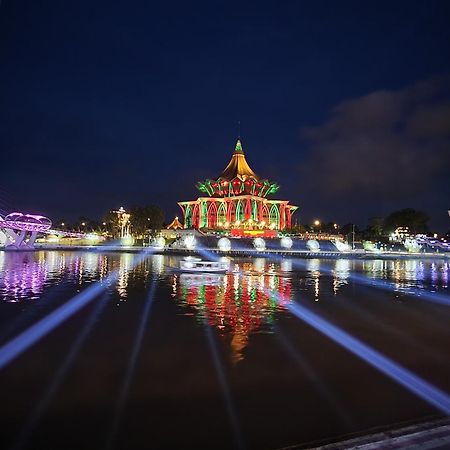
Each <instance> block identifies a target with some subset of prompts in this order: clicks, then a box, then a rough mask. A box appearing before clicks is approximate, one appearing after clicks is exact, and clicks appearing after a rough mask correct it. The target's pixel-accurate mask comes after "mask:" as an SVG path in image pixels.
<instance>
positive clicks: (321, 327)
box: [205, 252, 450, 415]
mask: <svg viewBox="0 0 450 450" xmlns="http://www.w3.org/2000/svg"><path fill="white" fill-rule="evenodd" d="M209 253H211V256H212V255H214V254H213V253H212V252H205V254H209ZM265 256H266V257H267V258H268V259H275V260H276V259H277V258H271V257H270V256H267V255H265ZM214 258H217V256H216V255H214ZM361 278H365V277H357V278H356V280H355V281H362V280H361ZM367 281H368V280H367V279H365V281H364V284H367V283H366V282H367ZM370 284H371V283H370ZM267 293H268V295H271V296H273V297H274V298H275V299H276V300H277V302H278V303H280V304H283V306H284V307H285V308H286V309H287V310H288V311H289V312H290V313H291V314H292V315H294V316H295V317H297V318H298V319H300V320H302V321H303V322H305V323H307V324H308V325H310V326H312V327H313V328H315V329H316V330H317V331H320V332H321V333H322V334H323V335H325V336H327V337H328V338H330V339H331V340H333V341H334V342H336V343H337V344H339V345H340V346H342V347H343V348H345V349H346V350H348V351H349V352H351V353H353V354H354V355H356V356H358V357H359V358H360V359H362V360H363V361H365V362H366V363H368V364H369V365H371V366H372V367H374V368H376V369H377V370H379V371H380V372H382V373H383V374H385V375H386V376H388V377H389V378H391V379H392V380H394V381H396V382H397V383H398V384H400V385H401V386H403V387H404V388H406V389H407V390H408V391H410V392H412V393H413V394H415V395H416V396H418V397H419V398H421V399H422V400H424V401H425V402H427V403H429V404H430V405H432V406H434V407H435V408H436V409H438V410H439V411H441V412H442V413H444V414H446V415H450V396H449V395H448V394H447V393H445V392H444V391H442V390H440V389H438V388H436V387H435V386H433V385H432V384H431V383H428V382H427V381H425V380H423V379H422V378H421V377H419V376H418V375H416V374H414V373H413V372H411V371H410V370H408V369H406V368H404V367H402V366H401V365H399V364H398V363H396V362H394V361H393V360H391V359H390V358H387V357H386V356H384V355H383V354H381V353H380V352H378V351H377V350H375V349H373V348H371V347H370V346H369V345H367V344H365V343H364V342H362V341H360V340H359V339H357V338H355V337H353V336H351V335H350V334H349V333H347V332H346V331H344V330H342V329H340V328H339V327H337V326H336V325H333V324H331V323H330V322H328V321H327V320H325V319H324V318H322V317H321V316H319V315H318V314H316V313H314V312H312V311H310V310H309V309H307V308H305V307H303V306H301V305H300V304H298V303H296V302H286V301H282V300H284V299H282V298H281V296H280V295H279V294H278V293H274V292H269V291H268V292H267ZM444 297H447V296H444Z"/></svg>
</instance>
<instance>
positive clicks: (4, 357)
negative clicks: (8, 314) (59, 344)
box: [0, 249, 154, 370]
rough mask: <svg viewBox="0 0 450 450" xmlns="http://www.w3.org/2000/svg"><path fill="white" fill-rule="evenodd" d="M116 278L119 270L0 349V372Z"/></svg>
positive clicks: (137, 262) (90, 300)
mask: <svg viewBox="0 0 450 450" xmlns="http://www.w3.org/2000/svg"><path fill="white" fill-rule="evenodd" d="M153 252H154V250H153V249H146V250H145V251H144V252H141V253H140V254H139V255H138V257H137V258H136V259H135V260H134V261H133V264H132V266H131V267H130V270H132V269H133V268H134V267H136V265H137V264H139V263H140V262H142V261H143V260H144V259H145V258H146V257H148V256H149V255H150V254H151V253H153ZM118 276H119V270H116V271H114V272H113V273H112V274H110V275H109V276H108V277H106V279H105V280H101V281H97V282H96V283H94V284H93V285H92V286H90V287H88V288H87V289H85V290H84V291H83V292H80V293H79V294H77V295H76V296H75V297H72V298H71V299H70V300H68V301H67V302H66V303H64V305H62V306H60V307H59V308H57V309H56V310H55V311H52V312H51V313H49V314H48V315H47V316H45V317H44V318H42V319H41V320H39V321H38V322H36V323H35V324H34V325H31V326H30V327H29V328H27V329H26V330H25V331H23V332H22V333H20V334H19V335H18V336H16V337H15V338H13V339H11V340H10V341H8V342H7V343H6V344H4V345H3V346H2V347H0V370H1V369H3V368H4V367H6V366H7V365H8V364H9V363H10V362H11V361H13V360H14V359H15V358H17V357H18V356H19V355H21V354H22V353H23V352H25V351H26V350H28V349H29V348H30V347H32V346H33V345H34V344H36V343H37V342H38V341H39V340H41V339H42V338H43V337H45V336H46V335H47V334H49V333H50V332H51V331H53V330H54V329H55V328H56V327H58V326H59V325H61V324H62V323H63V322H65V321H66V320H67V319H69V318H70V317H72V316H73V315H74V314H75V313H77V312H78V311H80V310H81V309H82V308H84V307H85V306H86V305H88V304H89V303H90V302H92V301H93V300H94V299H95V298H96V297H97V296H98V295H100V294H101V293H102V292H103V291H104V290H105V289H106V288H107V287H108V286H109V285H110V283H113V282H115V281H116V280H117V278H118Z"/></svg>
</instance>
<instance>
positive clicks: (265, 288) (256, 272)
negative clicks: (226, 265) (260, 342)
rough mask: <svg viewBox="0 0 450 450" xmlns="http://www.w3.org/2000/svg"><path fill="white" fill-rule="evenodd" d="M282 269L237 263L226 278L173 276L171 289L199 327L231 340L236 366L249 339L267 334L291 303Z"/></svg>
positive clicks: (260, 262) (262, 262)
mask: <svg viewBox="0 0 450 450" xmlns="http://www.w3.org/2000/svg"><path fill="white" fill-rule="evenodd" d="M284 269H286V267H285V266H283V267H282V266H281V265H280V264H274V263H270V262H267V261H266V260H264V259H262V258H257V259H255V260H254V261H252V262H244V263H237V264H236V268H235V270H236V271H235V272H234V273H230V274H226V275H206V274H198V275H197V274H180V275H174V276H173V283H172V289H173V292H174V293H177V297H178V298H179V300H180V301H181V304H182V305H184V306H188V307H190V308H191V309H193V310H194V311H195V315H196V319H197V320H198V321H199V323H201V324H203V323H204V321H207V323H208V324H209V325H211V326H214V327H216V329H217V330H218V331H219V332H220V333H221V334H223V335H228V336H230V337H231V341H230V345H231V359H232V361H233V362H234V363H237V362H238V361H240V360H241V359H242V358H243V352H244V349H245V347H246V346H247V344H248V340H249V336H250V335H251V334H252V333H256V332H264V331H269V330H270V329H271V324H272V323H273V321H274V318H275V314H276V313H277V311H278V310H280V309H284V307H283V305H284V304H285V303H286V302H290V301H291V296H292V289H291V278H290V277H284V276H280V273H281V272H283V270H284ZM238 271H239V273H237V272H238ZM275 294H276V295H275ZM277 298H282V299H283V301H282V302H281V303H280V302H279V301H277V300H276V299H277Z"/></svg>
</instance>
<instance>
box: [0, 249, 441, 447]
mask: <svg viewBox="0 0 450 450" xmlns="http://www.w3.org/2000/svg"><path fill="white" fill-rule="evenodd" d="M178 262H179V259H178V258H177V257H173V256H170V257H169V256H160V255H154V256H149V257H148V258H146V259H144V260H142V261H139V256H138V255H136V254H128V253H100V252H67V251H64V252H63V251H61V252H59V251H49V252H46V251H42V252H30V253H28V252H26V253H13V252H10V253H5V252H0V300H1V301H0V344H1V345H3V344H5V343H7V342H9V341H10V340H11V339H12V338H14V337H15V336H17V335H18V334H19V333H21V332H22V331H25V330H27V329H28V328H29V327H30V326H31V325H33V324H35V323H37V322H38V321H39V320H40V319H42V318H44V317H46V316H47V315H48V314H49V313H50V312H52V311H54V310H56V309H57V308H58V307H60V306H61V305H63V304H65V302H67V301H69V300H70V299H71V298H73V297H74V296H75V295H77V294H78V293H79V292H82V291H83V290H85V289H87V288H88V287H89V286H93V285H94V283H97V282H98V281H100V280H101V281H102V283H103V284H104V285H105V290H104V292H103V293H101V294H100V295H98V296H97V297H96V298H95V299H94V300H93V301H92V302H91V303H90V304H89V305H87V306H86V307H84V308H83V309H81V310H80V311H79V312H77V313H75V314H74V315H73V316H72V317H70V318H69V319H68V320H67V321H65V322H64V323H63V324H61V325H60V326H58V327H57V328H56V329H55V330H53V331H52V332H50V333H49V334H48V335H47V336H46V337H44V338H43V339H42V340H40V341H39V342H37V343H36V344H35V345H34V346H33V347H32V348H30V349H29V350H27V351H26V352H24V353H23V354H22V355H21V356H19V357H18V358H17V359H15V360H14V361H12V362H11V363H10V364H9V365H8V366H7V367H5V368H4V369H3V370H2V371H1V372H0V404H1V405H2V407H1V408H0V420H1V424H2V425H1V427H0V433H1V435H0V445H1V448H5V449H6V448H46V449H53V448H58V449H62V448H64V449H69V448H70V449H72V448H74V449H75V448H77V449H79V448H83V449H90V448H92V449H101V448H109V449H112V448H121V449H122V448H123V449H140V448H164V449H173V448H193V449H221V448H239V447H241V448H251V449H253V448H255V449H276V448H283V447H286V446H289V445H294V444H299V443H308V442H313V441H324V440H328V439H336V438H338V437H339V436H344V435H348V434H350V433H363V432H368V431H370V430H373V429H374V428H376V427H388V426H394V425H396V424H401V423H410V422H411V421H416V420H417V421H418V420H427V419H431V418H434V417H439V411H437V410H436V409H435V408H434V407H432V406H430V405H429V404H427V403H426V402H425V401H424V400H421V399H419V398H418V397H417V396H415V395H414V394H412V393H410V392H408V391H407V390H406V389H405V388H403V387H400V386H399V385H398V384H397V383H396V382H394V381H393V380H391V379H390V378H388V377H387V376H386V375H383V374H381V373H380V372H378V371H377V370H376V369H374V368H373V367H371V366H369V365H368V364H367V363H365V362H363V361H361V360H360V359H359V358H358V357H356V356H355V355H353V354H352V353H350V352H349V351H348V350H346V349H344V348H342V347H340V346H339V345H338V344H337V343H335V342H333V341H332V340H330V339H329V338H327V337H326V336H324V335H323V334H322V333H321V332H320V331H318V330H317V329H315V328H314V327H312V326H310V325H308V324H307V323H305V322H303V321H302V320H301V319H299V318H297V317H295V316H294V315H292V314H291V313H290V312H289V310H290V308H289V306H290V305H293V304H299V305H301V306H302V307H305V308H307V309H308V310H310V311H312V312H314V313H316V314H318V315H320V316H321V317H322V318H324V319H326V320H327V321H328V322H329V323H332V324H334V325H337V326H338V327H340V328H341V329H343V330H345V331H346V332H347V333H349V334H350V335H352V336H353V337H356V338H358V339H360V340H361V341H363V342H364V343H366V344H368V345H369V346H371V347H372V348H374V349H376V350H378V351H379V352H381V353H382V354H383V355H385V356H387V357H389V358H391V359H392V360H394V361H396V362H397V363H399V364H401V365H402V366H403V367H405V368H407V369H409V370H410V371H412V372H414V373H415V374H417V375H419V376H420V377H422V378H423V379H425V380H427V381H428V382H430V383H432V384H433V385H434V386H436V387H438V388H440V389H441V390H443V391H444V392H447V393H450V345H449V344H450V306H446V305H443V304H439V303H436V302H434V301H433V300H434V296H435V295H436V296H439V298H440V299H442V298H443V297H442V295H446V296H448V295H450V289H449V286H448V277H449V274H450V265H449V262H448V261H445V260H425V259H424V260H392V261H383V260H372V261H362V260H348V259H345V260H321V259H309V260H300V259H289V258H284V259H279V260H268V259H265V258H242V259H234V260H233V261H232V268H233V270H234V272H233V273H230V274H227V275H197V274H195V275H189V274H185V273H179V272H177V271H174V270H173V269H172V268H173V267H177V266H178ZM116 271H117V274H118V275H117V279H116V280H115V281H113V282H109V283H106V281H105V280H108V275H110V274H112V273H116ZM411 292H413V293H414V294H415V295H411ZM422 293H423V294H422ZM417 294H418V295H417Z"/></svg>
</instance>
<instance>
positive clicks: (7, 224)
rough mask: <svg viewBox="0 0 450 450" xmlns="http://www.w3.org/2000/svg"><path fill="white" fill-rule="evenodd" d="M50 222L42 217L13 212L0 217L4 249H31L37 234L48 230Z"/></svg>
mask: <svg viewBox="0 0 450 450" xmlns="http://www.w3.org/2000/svg"><path fill="white" fill-rule="evenodd" d="M51 226H52V221H51V220H50V219H49V218H47V217H44V216H39V215H35V214H23V213H20V212H13V213H10V214H8V215H7V216H6V217H4V218H3V217H1V216H0V229H1V230H2V231H3V233H4V234H5V235H6V243H5V247H6V248H17V249H28V248H33V246H34V242H35V241H36V237H37V235H38V233H45V232H48V231H49V230H50V228H51Z"/></svg>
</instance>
